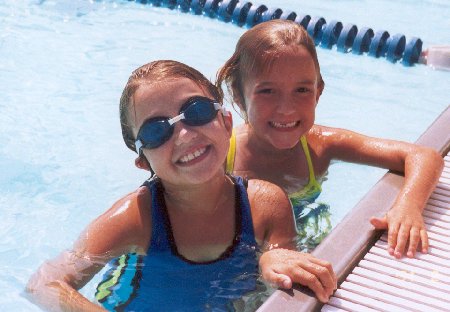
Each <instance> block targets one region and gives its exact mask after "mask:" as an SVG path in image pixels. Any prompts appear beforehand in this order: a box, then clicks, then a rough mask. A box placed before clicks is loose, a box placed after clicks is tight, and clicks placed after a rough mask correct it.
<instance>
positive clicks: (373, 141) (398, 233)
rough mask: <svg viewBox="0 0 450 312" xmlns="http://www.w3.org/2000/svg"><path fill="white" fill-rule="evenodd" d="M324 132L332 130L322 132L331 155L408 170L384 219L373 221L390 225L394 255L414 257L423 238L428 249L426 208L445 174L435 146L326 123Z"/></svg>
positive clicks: (327, 154) (383, 226)
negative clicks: (373, 134) (366, 134)
mask: <svg viewBox="0 0 450 312" xmlns="http://www.w3.org/2000/svg"><path fill="white" fill-rule="evenodd" d="M316 129H317V128H316ZM321 132H322V133H324V132H326V133H327V134H328V135H326V136H323V135H322V136H321V137H322V142H321V143H322V146H324V155H325V157H326V158H328V159H339V160H343V161H348V162H354V163H360V164H367V165H372V166H377V167H381V168H386V169H390V170H393V171H397V172H402V173H404V175H405V182H404V184H403V186H402V188H401V190H400V192H399V194H398V195H397V198H396V200H395V202H394V204H393V206H392V208H391V210H390V211H389V212H388V213H387V214H386V216H385V217H383V218H381V219H380V218H372V220H371V223H372V224H373V225H374V226H375V227H376V228H378V229H388V244H389V253H390V254H391V255H394V256H395V257H397V258H400V257H401V256H402V254H403V253H404V252H405V251H406V255H407V256H408V257H413V256H414V253H415V252H416V249H417V246H418V244H419V242H421V245H422V252H427V249H428V236H427V232H426V229H425V225H424V222H423V217H422V210H423V208H424V207H425V204H426V201H427V200H428V197H429V196H430V195H431V193H432V192H433V190H434V188H435V186H436V184H437V182H438V179H439V176H440V174H441V171H442V168H443V163H444V162H443V159H442V157H441V155H440V154H439V153H438V152H436V151H435V150H433V149H431V148H427V147H423V146H419V145H415V144H410V143H406V142H400V141H393V140H385V139H379V138H373V137H368V136H364V135H361V134H358V133H355V132H351V131H348V130H343V129H332V128H325V127H322V128H321ZM408 240H409V244H408ZM407 245H408V246H407Z"/></svg>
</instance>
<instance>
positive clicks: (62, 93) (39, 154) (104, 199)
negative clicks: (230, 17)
mask: <svg viewBox="0 0 450 312" xmlns="http://www.w3.org/2000/svg"><path fill="white" fill-rule="evenodd" d="M374 2H375V1H350V0H348V1H332V0H327V1H309V2H306V1H297V0H296V1H287V0H284V1H283V0H278V1H274V0H270V1H268V0H267V1H265V2H261V3H264V4H267V5H268V6H269V7H271V6H277V7H280V8H283V9H291V10H294V11H296V12H297V13H300V12H303V13H307V14H310V15H311V16H316V15H319V16H323V17H324V18H325V19H326V20H327V21H331V20H332V19H337V20H340V21H342V22H343V23H344V24H346V23H354V24H356V25H358V26H359V27H362V26H369V27H372V28H373V29H374V30H381V29H386V30H388V31H389V32H390V33H391V34H394V33H402V34H404V35H405V36H406V37H407V39H409V38H411V37H414V36H418V37H420V38H421V39H422V40H423V41H424V48H427V47H428V46H431V45H441V44H450V33H449V32H448V29H450V4H449V2H448V1H444V0H434V1H433V0H430V1H406V0H404V1H395V2H391V1H376V2H375V3H374ZM243 31H244V29H241V28H238V27H235V26H233V25H231V24H225V23H222V22H219V21H217V20H211V19H209V18H206V17H198V16H192V15H189V14H183V13H179V12H177V11H170V10H168V9H164V8H152V7H151V6H149V5H141V4H137V3H134V2H128V1H69V0H61V1H31V0H24V1H14V0H4V1H2V2H1V3H0V95H1V100H0V125H1V132H0V189H1V192H0V207H1V208H0V292H1V293H2V296H1V298H0V307H1V308H3V309H4V310H5V311H39V309H38V308H37V307H35V306H34V305H32V304H31V303H29V302H28V301H27V300H26V299H24V298H23V297H22V295H21V293H22V290H23V288H24V285H25V283H26V281H27V280H28V278H29V276H30V274H31V273H32V272H33V271H34V270H36V268H37V267H38V266H39V264H40V263H42V262H43V261H44V260H45V259H48V258H50V257H53V256H55V255H56V254H58V253H59V252H60V251H61V250H63V249H67V248H70V246H71V244H72V242H73V241H74V240H75V239H76V238H77V236H78V235H79V233H80V232H81V231H82V229H83V228H84V227H85V226H86V225H87V224H88V222H90V221H91V220H92V219H94V218H95V217H96V216H98V215H99V214H101V213H102V212H103V211H104V210H105V209H107V208H108V207H109V206H110V205H111V204H112V203H113V202H114V201H115V200H116V199H118V198H119V197H120V196H122V195H123V194H125V193H128V192H130V191H132V190H134V189H135V188H136V187H137V186H139V185H140V184H141V182H142V181H143V180H144V179H145V178H146V177H147V174H146V172H144V171H140V170H138V169H136V168H135V167H134V154H133V153H132V152H130V151H129V150H128V149H127V148H126V147H125V145H124V144H123V142H122V138H121V132H120V126H119V117H118V100H119V96H120V94H121V91H122V88H123V86H124V85H125V82H126V80H127V78H128V76H129V74H130V72H131V71H132V70H133V69H134V68H136V67H137V66H139V65H141V64H143V63H146V62H148V61H151V60H154V59H160V58H164V59H176V60H179V61H182V62H186V63H187V64H189V65H191V66H193V67H196V68H198V69H199V70H201V71H202V72H203V73H204V74H205V75H206V76H207V77H210V78H212V79H213V78H214V77H215V72H216V70H217V68H218V67H219V66H220V65H221V64H222V63H223V62H224V61H225V60H226V59H227V58H228V57H229V56H230V55H231V53H232V51H233V49H234V45H235V43H236V41H237V39H238V37H239V36H240V35H241V34H242V32H243ZM318 54H319V60H320V63H321V67H322V74H323V76H324V79H325V82H326V87H325V92H324V94H323V95H322V97H321V100H320V103H319V105H318V112H317V122H318V123H320V124H325V125H330V126H336V127H343V128H348V129H351V130H355V131H359V132H363V133H365V134H368V135H372V136H380V137H385V138H391V139H398V140H405V141H409V142H414V141H415V140H416V139H417V138H418V137H419V136H420V134H421V133H422V132H423V131H425V129H426V128H427V127H428V125H429V124H430V123H431V122H432V121H433V120H434V119H435V118H436V117H437V116H438V115H439V113H440V112H441V111H443V110H444V109H445V108H446V107H447V106H448V105H449V103H450V98H449V92H448V89H449V85H450V72H442V71H441V72H439V71H434V70H432V69H430V68H428V67H426V66H424V65H418V66H414V67H412V68H407V67H403V66H402V65H400V64H391V63H389V62H387V61H386V60H385V59H373V58H369V57H367V56H355V55H352V54H345V55H344V54H341V53H338V52H336V51H335V50H332V51H329V50H324V49H321V48H319V49H318ZM235 120H238V117H237V116H235ZM239 122H240V121H239ZM384 172H385V171H384V170H381V169H375V168H369V167H365V166H356V165H351V164H341V163H339V164H335V165H333V166H332V167H331V168H330V174H329V176H328V181H327V182H325V184H324V192H323V194H322V195H321V200H322V201H325V202H327V203H330V205H331V206H332V210H333V214H332V223H333V224H337V223H338V222H339V220H341V219H342V217H343V216H344V215H345V214H346V213H347V212H348V211H349V209H350V208H351V207H353V206H354V205H355V204H356V203H357V202H358V201H359V200H360V198H361V197H362V196H363V195H364V194H365V193H366V192H367V190H368V189H370V187H371V186H372V185H373V184H374V183H375V182H376V181H377V180H378V179H379V178H380V177H381V176H382V175H383V174H384ZM89 287H92V286H88V287H87V288H86V289H85V290H84V291H85V293H86V295H88V296H89V295H92V293H91V292H90V290H91V288H89Z"/></svg>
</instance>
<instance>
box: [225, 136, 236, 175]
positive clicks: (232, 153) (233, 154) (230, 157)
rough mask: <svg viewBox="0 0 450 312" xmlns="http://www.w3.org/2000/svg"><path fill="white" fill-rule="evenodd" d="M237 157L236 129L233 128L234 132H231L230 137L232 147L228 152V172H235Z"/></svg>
mask: <svg viewBox="0 0 450 312" xmlns="http://www.w3.org/2000/svg"><path fill="white" fill-rule="evenodd" d="M235 158H236V129H234V128H233V132H232V133H231V138H230V148H229V149H228V154H227V167H226V171H227V172H228V173H233V169H234V160H235Z"/></svg>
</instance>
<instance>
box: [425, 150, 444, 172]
mask: <svg viewBox="0 0 450 312" xmlns="http://www.w3.org/2000/svg"><path fill="white" fill-rule="evenodd" d="M423 154H424V157H426V159H427V160H428V161H427V163H428V164H429V165H430V166H431V168H434V169H435V170H436V171H438V172H441V171H442V169H443V168H444V159H443V158H442V156H441V154H440V153H439V152H438V151H436V150H434V149H432V148H428V147H427V148H424V150H423Z"/></svg>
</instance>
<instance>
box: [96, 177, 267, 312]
mask: <svg viewBox="0 0 450 312" xmlns="http://www.w3.org/2000/svg"><path fill="white" fill-rule="evenodd" d="M233 179H234V182H235V190H236V196H235V197H236V203H235V209H236V221H235V224H236V229H235V237H234V240H233V244H232V245H231V246H229V247H228V248H227V249H226V250H225V251H224V253H223V254H222V255H221V256H220V257H219V258H218V259H216V260H213V261H208V262H201V263H197V262H193V261H190V260H188V259H186V258H184V257H183V256H182V255H180V254H179V253H178V252H177V247H176V245H175V241H174V238H173V233H172V228H171V225H170V220H169V216H168V213H167V209H166V205H165V202H164V196H163V191H164V190H163V186H162V184H161V183H160V182H159V180H156V182H155V181H152V182H150V183H145V184H144V185H146V186H147V187H148V188H149V190H150V192H151V194H152V238H151V243H150V247H149V250H148V252H147V255H145V256H138V255H135V254H129V255H124V256H122V257H120V258H118V259H116V260H115V263H114V267H113V269H111V270H110V271H108V272H107V273H106V274H105V277H104V279H103V281H102V282H101V283H100V284H99V285H98V287H97V293H96V298H97V300H98V301H99V302H100V303H101V304H102V305H103V306H104V307H105V308H106V309H108V310H110V311H230V310H233V301H234V300H237V299H239V298H241V297H242V296H243V295H244V294H246V293H248V292H250V291H252V290H255V288H256V280H257V278H258V275H259V274H258V261H257V256H256V252H257V244H256V241H255V235H254V231H253V223H252V218H251V213H250V205H249V202H248V197H247V190H246V187H245V186H244V183H243V180H242V178H240V177H237V178H233Z"/></svg>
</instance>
